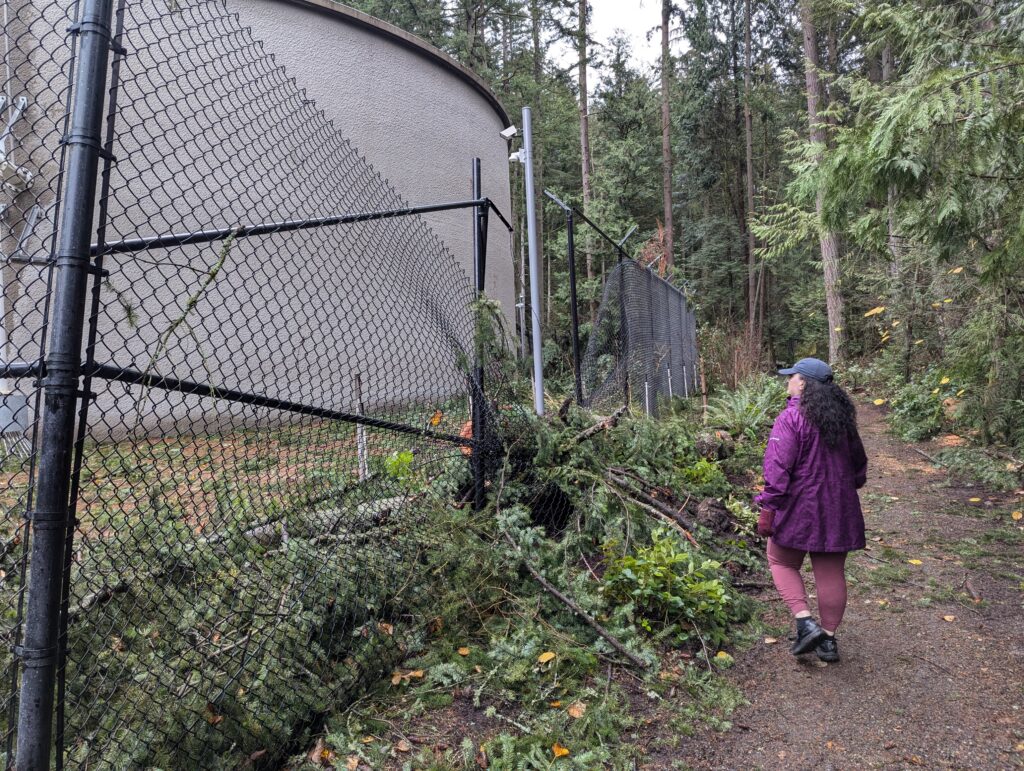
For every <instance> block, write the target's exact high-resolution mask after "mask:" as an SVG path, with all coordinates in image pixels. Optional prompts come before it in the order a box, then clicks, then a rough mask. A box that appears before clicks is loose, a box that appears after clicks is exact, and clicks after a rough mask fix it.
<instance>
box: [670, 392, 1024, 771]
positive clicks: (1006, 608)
mask: <svg viewBox="0 0 1024 771" xmlns="http://www.w3.org/2000/svg"><path fill="white" fill-rule="evenodd" d="M859 412H860V421H861V431H862V434H863V438H864V443H865V446H866V448H867V450H868V455H869V457H870V459H871V467H870V471H869V479H868V483H867V486H866V488H865V489H864V490H863V491H862V501H863V504H864V507H865V515H866V519H867V526H868V538H869V541H868V543H869V549H868V550H866V551H863V552H858V553H857V554H856V555H855V556H853V557H852V558H851V563H850V571H849V573H850V575H851V587H850V589H851V591H850V601H849V605H848V608H847V614H846V617H845V619H844V621H843V625H842V627H841V629H840V631H839V634H838V635H837V637H838V639H839V643H840V653H841V655H842V661H841V662H840V663H838V664H831V665H826V664H824V663H822V662H819V661H818V660H817V657H815V656H814V655H811V656H804V657H801V658H800V659H797V658H795V657H793V656H792V655H790V653H789V651H788V642H787V641H786V634H787V633H788V631H789V630H788V624H789V620H788V616H787V614H786V612H785V608H784V606H783V605H782V604H781V603H776V602H773V603H772V606H773V608H774V610H773V611H772V618H771V621H772V622H773V623H777V626H778V631H779V633H780V634H779V642H778V643H776V644H765V643H763V642H762V643H759V644H757V645H755V646H754V647H753V648H752V649H751V650H750V651H748V652H746V653H743V654H740V655H739V656H738V658H737V665H736V667H735V668H733V669H732V670H730V677H731V678H732V680H733V681H734V682H735V683H736V685H738V686H739V687H740V688H741V689H742V691H743V693H744V696H745V697H746V698H747V700H748V701H749V702H750V704H749V706H746V707H743V708H741V709H739V710H737V712H736V713H735V714H734V715H733V717H732V723H733V728H732V730H730V731H728V732H725V733H716V732H713V731H710V730H708V731H702V732H701V733H700V734H699V735H698V736H696V737H694V738H692V739H689V740H687V741H686V742H685V743H683V744H682V745H681V746H680V747H679V756H678V758H677V760H676V764H677V765H675V767H680V766H684V767H689V768H695V769H697V768H700V769H705V768H715V769H734V768H735V769H754V768H787V769H810V768H822V769H861V768H887V769H889V768H972V769H974V768H977V769H1003V768H1021V767H1024V612H1022V601H1024V530H1022V529H1021V528H1020V525H1024V520H1022V521H1020V522H1017V521H1014V520H1013V519H1012V518H1011V511H1012V510H1015V509H1016V510H1019V509H1021V508H1022V505H1024V499H1022V494H1021V492H1020V491H1018V493H1017V494H1004V495H987V494H986V493H985V492H984V491H982V490H980V489H978V488H976V487H975V488H970V487H961V486H956V485H951V483H950V482H949V480H948V478H947V474H946V473H945V472H944V471H942V470H939V469H936V468H935V467H934V466H933V465H932V464H930V463H929V462H928V461H927V460H925V458H923V457H922V456H921V455H919V454H917V453H916V452H914V450H913V449H912V448H911V447H909V446H907V445H906V444H903V443H901V442H899V441H896V440H894V439H892V438H891V437H889V436H888V435H887V434H886V433H885V423H884V421H883V418H882V414H881V411H880V410H879V409H877V408H875V407H873V406H870V405H869V406H862V407H860V410H859ZM921 447H922V448H925V450H926V451H927V447H926V446H925V445H921ZM932 451H933V452H934V450H932ZM972 499H973V500H972ZM910 560H914V561H915V562H914V563H912V562H910ZM917 560H920V564H916V561H917ZM765 597H766V598H770V597H771V595H770V594H768V593H766V595H765ZM650 767H651V768H654V767H655V766H650ZM668 767H672V766H668Z"/></svg>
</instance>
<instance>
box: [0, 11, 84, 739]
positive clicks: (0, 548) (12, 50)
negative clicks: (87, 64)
mask: <svg viewBox="0 0 1024 771" xmlns="http://www.w3.org/2000/svg"><path fill="white" fill-rule="evenodd" d="M72 21H73V10H72V9H71V8H69V7H68V6H67V5H66V4H63V3H38V2H31V1H30V0H13V1H11V2H5V3H4V4H3V16H2V23H3V35H2V41H0V44H2V46H3V69H2V71H0V83H2V88H0V130H2V131H3V135H2V139H0V168H2V180H0V220H2V222H0V228H2V246H0V250H2V257H3V263H2V270H3V294H2V295H0V320H2V324H0V372H2V374H0V473H2V516H3V521H2V525H0V587H2V589H0V634H2V640H0V662H2V665H0V666H2V671H0V678H2V679H0V721H2V723H0V725H2V734H3V736H2V744H0V747H2V749H3V750H4V752H5V753H6V757H8V758H10V756H11V751H12V747H13V741H14V729H15V725H16V722H17V702H18V698H17V697H18V686H19V680H18V676H19V669H18V666H17V659H16V658H15V656H14V654H13V651H14V650H15V647H16V646H17V645H18V643H19V642H20V626H21V620H22V612H23V599H24V597H23V589H24V586H25V580H26V579H25V577H26V573H27V570H28V538H29V530H28V526H27V519H26V517H25V515H26V513H27V512H28V511H30V510H31V508H32V498H33V492H34V491H33V480H34V476H35V474H34V470H35V465H36V450H37V436H36V434H37V416H38V415H39V406H40V395H39V391H38V389H37V383H36V380H37V378H38V376H39V372H38V370H36V369H34V368H33V366H32V364H31V363H33V362H37V361H39V360H41V359H42V357H43V355H44V353H45V350H44V341H45V336H46V319H47V316H48V307H49V300H50V288H51V278H52V277H51V265H52V256H53V244H54V235H55V223H56V222H57V219H58V202H59V200H60V189H61V183H62V177H61V174H60V170H61V169H62V168H63V157H64V145H63V144H62V142H61V139H62V137H63V136H64V135H65V132H66V117H67V114H68V111H67V105H68V101H69V98H70V91H71V74H70V71H71V61H72V56H73V50H74V37H73V35H71V34H70V33H69V31H68V27H69V26H70V24H71V22H72Z"/></svg>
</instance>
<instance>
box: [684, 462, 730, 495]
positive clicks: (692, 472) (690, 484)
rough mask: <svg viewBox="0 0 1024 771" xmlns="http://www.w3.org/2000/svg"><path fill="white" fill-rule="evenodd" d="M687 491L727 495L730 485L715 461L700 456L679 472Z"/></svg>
mask: <svg viewBox="0 0 1024 771" xmlns="http://www.w3.org/2000/svg"><path fill="white" fill-rule="evenodd" d="M680 474H681V476H682V478H683V482H684V484H685V485H686V490H687V492H689V493H691V494H692V495H699V496H701V497H707V496H714V497H716V498H717V497H721V496H723V495H727V494H728V493H729V490H730V489H731V486H730V485H729V480H728V479H726V477H725V474H723V473H722V469H720V468H719V467H718V464H717V463H714V462H712V461H709V460H707V459H706V458H700V459H698V460H697V461H696V462H694V463H691V464H690V465H688V466H685V467H684V468H683V469H682V471H681V472H680Z"/></svg>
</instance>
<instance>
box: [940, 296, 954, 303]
mask: <svg viewBox="0 0 1024 771" xmlns="http://www.w3.org/2000/svg"><path fill="white" fill-rule="evenodd" d="M942 302H944V303H951V302H953V298H952V297H947V298H946V299H945V300H943V301H942Z"/></svg>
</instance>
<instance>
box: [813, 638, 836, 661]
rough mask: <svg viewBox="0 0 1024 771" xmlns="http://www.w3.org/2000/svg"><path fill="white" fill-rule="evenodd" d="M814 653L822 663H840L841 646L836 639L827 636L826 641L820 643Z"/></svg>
mask: <svg viewBox="0 0 1024 771" xmlns="http://www.w3.org/2000/svg"><path fill="white" fill-rule="evenodd" d="M814 652H815V653H817V654H818V658H819V659H821V660H822V661H839V644H838V643H837V642H836V638H835V637H829V636H828V635H825V639H823V640H822V641H821V642H819V643H818V647H817V648H815V649H814Z"/></svg>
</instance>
